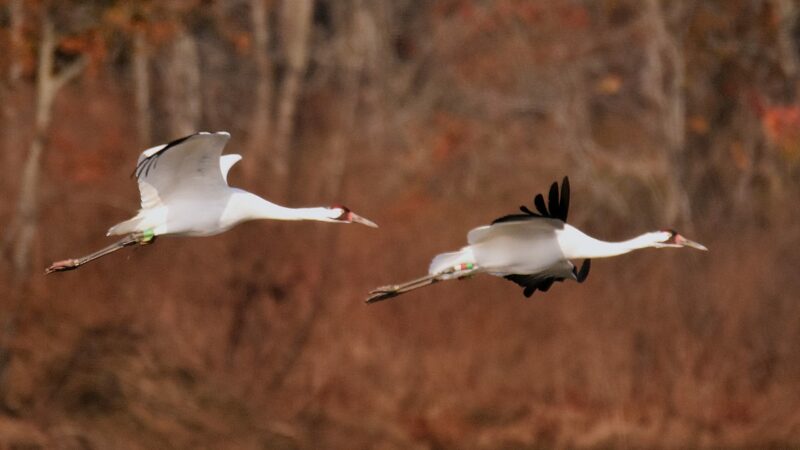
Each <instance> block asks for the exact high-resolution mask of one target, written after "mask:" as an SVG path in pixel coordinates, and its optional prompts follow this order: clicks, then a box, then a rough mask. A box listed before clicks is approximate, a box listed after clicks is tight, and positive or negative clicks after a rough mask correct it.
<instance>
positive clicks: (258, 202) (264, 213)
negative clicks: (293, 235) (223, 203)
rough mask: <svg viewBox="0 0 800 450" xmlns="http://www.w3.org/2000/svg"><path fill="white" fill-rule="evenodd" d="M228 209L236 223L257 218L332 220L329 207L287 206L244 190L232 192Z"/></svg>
mask: <svg viewBox="0 0 800 450" xmlns="http://www.w3.org/2000/svg"><path fill="white" fill-rule="evenodd" d="M229 209H230V210H231V216H232V217H235V219H236V222H237V223H238V222H245V221H248V220H258V219H272V220H318V221H325V222H329V221H331V220H332V218H331V209H330V208H325V207H315V208H287V207H285V206H281V205H276V204H275V203H272V202H269V201H267V200H264V199H263V198H261V197H259V196H257V195H255V194H251V193H249V192H244V191H241V192H236V193H234V194H233V196H232V198H231V201H230V203H229Z"/></svg>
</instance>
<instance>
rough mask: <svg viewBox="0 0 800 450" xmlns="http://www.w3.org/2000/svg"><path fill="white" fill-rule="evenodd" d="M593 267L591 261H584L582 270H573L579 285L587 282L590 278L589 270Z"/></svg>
mask: <svg viewBox="0 0 800 450" xmlns="http://www.w3.org/2000/svg"><path fill="white" fill-rule="evenodd" d="M591 267H592V260H591V259H584V260H583V264H581V270H577V269H576V268H575V267H573V268H572V273H574V274H575V279H576V280H577V281H578V283H583V282H584V281H586V277H588V276H589V269H590V268H591Z"/></svg>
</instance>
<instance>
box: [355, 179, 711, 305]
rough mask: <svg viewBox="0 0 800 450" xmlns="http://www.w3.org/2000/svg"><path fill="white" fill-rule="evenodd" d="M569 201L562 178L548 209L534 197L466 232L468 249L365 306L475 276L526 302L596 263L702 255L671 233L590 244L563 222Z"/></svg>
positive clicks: (442, 257)
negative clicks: (684, 251)
mask: <svg viewBox="0 0 800 450" xmlns="http://www.w3.org/2000/svg"><path fill="white" fill-rule="evenodd" d="M569 196H570V187H569V179H568V178H566V177H565V178H564V180H563V182H562V184H561V193H560V195H559V190H558V184H557V183H553V184H552V186H551V187H550V192H549V194H548V203H547V204H545V200H544V196H543V195H542V194H538V195H537V196H536V197H535V199H534V204H535V207H536V211H535V212H534V211H532V210H531V209H529V208H527V207H526V206H522V207H520V210H521V211H522V214H512V215H508V216H503V217H500V218H498V219H496V220H495V221H494V222H492V224H490V225H484V226H481V227H478V228H475V229H473V230H471V231H470V232H469V233H468V234H467V242H468V245H467V246H465V247H463V248H461V249H460V250H459V251H456V252H448V253H442V254H439V255H437V256H436V257H434V258H433V261H431V264H430V266H429V268H428V275H426V276H424V277H421V278H418V279H416V280H412V281H409V282H407V283H402V284H396V285H388V286H382V287H379V288H377V289H375V290H373V291H372V292H370V296H369V297H368V298H367V303H374V302H378V301H382V300H386V299H389V298H392V297H395V296H397V295H400V294H402V293H404V292H408V291H410V290H414V289H418V288H420V287H423V286H427V285H430V284H433V283H436V282H438V281H444V280H451V279H462V278H466V277H469V276H472V275H476V274H479V273H488V274H490V275H494V276H498V277H503V278H505V279H508V280H510V281H513V282H514V283H517V284H519V285H520V286H522V287H523V294H524V295H525V296H526V297H530V296H531V295H533V293H534V292H535V291H536V290H541V291H547V290H548V289H550V287H551V286H552V284H553V283H554V282H556V281H559V282H561V281H564V280H574V281H577V282H583V281H584V280H585V279H586V277H587V276H588V274H589V269H590V267H591V260H592V259H595V258H608V257H612V256H618V255H622V254H625V253H628V252H631V251H633V250H637V249H642V248H648V247H652V248H665V247H693V248H696V249H699V250H707V249H706V248H705V247H704V246H702V245H701V244H698V243H696V242H693V241H690V240H688V239H686V238H684V237H683V236H681V235H680V234H678V233H676V232H674V231H672V230H661V231H653V232H649V233H644V234H642V235H639V236H637V237H635V238H633V239H629V240H626V241H622V242H606V241H602V240H599V239H595V238H593V237H591V236H589V235H587V234H585V233H584V232H582V231H581V230H579V229H577V228H575V227H573V226H572V225H569V224H567V223H566V219H567V213H568V209H569ZM559 197H560V198H559ZM578 259H583V260H584V262H583V263H582V265H581V268H580V269H577V268H576V267H575V265H574V264H573V263H572V260H578Z"/></svg>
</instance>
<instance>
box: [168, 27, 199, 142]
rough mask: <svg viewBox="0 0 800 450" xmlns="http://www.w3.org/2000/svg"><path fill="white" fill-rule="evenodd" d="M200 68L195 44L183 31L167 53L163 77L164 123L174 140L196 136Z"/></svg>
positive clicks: (192, 38)
mask: <svg viewBox="0 0 800 450" xmlns="http://www.w3.org/2000/svg"><path fill="white" fill-rule="evenodd" d="M199 64H200V57H199V55H198V53H197V43H196V42H195V40H194V37H192V35H191V34H190V33H188V32H187V31H186V30H184V31H183V32H181V34H180V35H179V36H178V37H177V38H176V39H175V41H174V42H173V44H172V47H171V48H170V49H169V57H168V58H167V61H166V73H165V74H164V79H165V88H166V89H165V90H166V97H167V98H166V110H167V115H168V118H167V122H168V129H169V133H170V134H171V137H173V138H174V137H181V136H186V135H189V134H192V133H194V132H196V131H197V126H198V124H199V123H200V118H201V117H202V101H201V98H200V66H199Z"/></svg>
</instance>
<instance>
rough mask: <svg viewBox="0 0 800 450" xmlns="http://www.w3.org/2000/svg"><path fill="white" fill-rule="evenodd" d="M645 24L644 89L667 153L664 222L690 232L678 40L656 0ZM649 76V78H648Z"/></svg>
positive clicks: (682, 71)
mask: <svg viewBox="0 0 800 450" xmlns="http://www.w3.org/2000/svg"><path fill="white" fill-rule="evenodd" d="M645 9H646V13H645V14H646V15H647V19H646V20H647V22H648V23H649V25H650V26H649V29H650V30H651V34H652V37H651V38H650V44H649V46H650V48H649V49H648V56H649V60H648V64H647V67H646V69H645V70H646V74H645V76H646V77H647V78H649V80H646V81H647V83H646V84H648V85H650V86H651V88H650V89H648V90H647V92H648V93H650V94H651V97H652V100H653V101H654V102H655V103H656V104H657V105H658V106H659V108H660V109H661V111H662V114H663V117H664V119H663V121H662V124H663V126H662V134H663V137H664V139H665V143H666V148H667V150H668V153H669V154H668V158H669V161H668V164H667V165H666V166H665V167H667V168H668V169H667V170H668V172H669V173H665V174H662V176H663V178H664V183H665V185H664V187H665V191H666V192H665V194H666V198H665V201H664V209H663V211H664V220H665V221H666V222H667V223H672V224H678V223H683V224H684V225H685V227H686V228H688V229H689V231H691V227H692V213H691V212H692V207H691V199H690V197H689V193H688V190H687V182H688V178H689V177H688V175H687V174H686V173H685V172H686V170H687V165H688V164H687V161H686V159H687V157H686V151H685V146H686V100H685V95H684V90H683V89H684V82H685V79H686V70H685V64H686V63H685V61H684V59H683V49H682V48H681V39H680V37H677V38H676V37H675V36H672V35H671V34H670V31H669V28H668V23H667V17H666V15H665V12H664V11H662V9H661V6H660V2H658V0H647V1H646V2H645ZM648 73H649V75H648Z"/></svg>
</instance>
